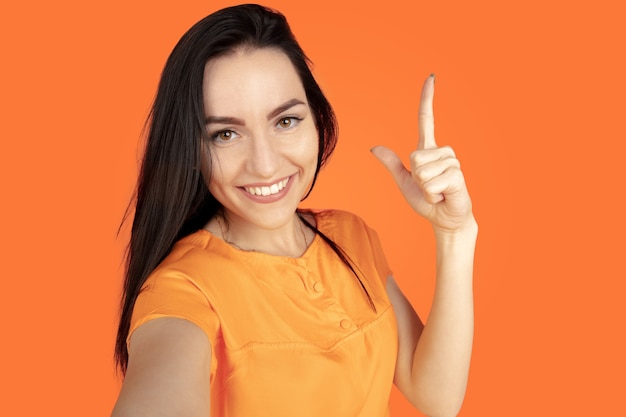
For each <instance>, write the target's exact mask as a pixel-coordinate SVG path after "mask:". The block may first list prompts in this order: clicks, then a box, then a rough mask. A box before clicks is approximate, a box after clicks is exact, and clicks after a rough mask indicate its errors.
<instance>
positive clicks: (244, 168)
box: [113, 49, 477, 417]
mask: <svg viewBox="0 0 626 417" xmlns="http://www.w3.org/2000/svg"><path fill="white" fill-rule="evenodd" d="M204 93H205V109H206V110H207V122H208V123H207V132H208V133H209V138H210V141H209V143H207V144H206V145H204V146H208V147H209V150H210V154H211V156H210V158H211V159H210V166H211V171H210V172H208V171H207V169H208V168H207V166H208V165H209V164H208V163H207V162H208V161H209V160H208V158H209V157H207V160H205V163H204V165H203V173H204V175H205V178H207V179H208V181H207V183H208V186H209V189H210V190H211V192H213V193H214V195H215V196H216V197H217V198H218V200H219V201H220V202H221V203H223V205H224V216H223V217H224V218H223V219H222V220H224V221H225V222H227V228H226V229H225V228H224V224H222V225H220V224H219V222H218V219H217V218H214V219H212V220H211V221H210V222H209V223H208V224H207V225H206V228H207V229H208V230H209V231H211V232H212V233H214V234H215V235H217V236H220V237H222V238H223V239H224V240H227V241H229V242H232V243H233V244H235V245H237V246H238V247H241V248H243V249H246V250H257V251H261V252H265V253H270V254H275V255H283V256H300V255H301V254H302V253H303V252H304V251H305V250H306V247H307V245H308V244H309V243H310V242H311V240H312V237H313V236H312V232H311V231H310V230H308V229H305V230H304V232H305V235H304V236H303V235H302V232H303V230H302V228H301V227H300V224H299V220H298V219H297V217H296V216H295V210H296V207H297V205H298V203H299V202H300V199H301V198H302V196H303V195H304V194H306V192H307V191H308V189H309V186H310V183H311V181H312V178H313V175H314V172H315V161H316V158H317V132H316V129H315V125H314V121H313V116H312V114H311V113H310V109H309V107H308V104H307V103H306V96H305V95H304V90H303V88H302V85H301V83H300V81H299V79H298V76H297V74H296V72H295V70H294V68H293V66H292V65H291V63H290V62H289V60H288V59H287V58H286V56H285V55H284V54H283V53H281V52H279V51H277V50H274V49H260V50H239V51H236V52H235V53H233V54H230V55H227V56H224V57H221V58H218V59H216V60H214V61H212V62H210V63H209V64H208V65H207V66H206V69H205V90H204ZM433 93H434V79H432V78H429V79H427V81H426V83H425V85H424V89H423V92H422V98H421V104H420V115H419V117H420V135H419V142H418V146H417V150H416V151H415V152H413V153H412V154H411V168H410V169H409V170H407V169H406V168H404V166H403V165H402V163H401V161H400V159H399V158H398V156H397V155H396V154H395V153H393V152H392V151H391V150H389V149H387V148H384V147H376V148H374V149H373V150H372V153H373V154H374V156H375V157H376V158H377V159H379V160H380V162H381V163H382V164H383V165H384V166H385V167H386V168H387V169H388V170H389V172H390V173H391V174H392V176H393V178H394V180H395V181H396V183H397V184H398V186H399V188H400V191H401V192H402V193H403V195H404V196H405V198H406V200H407V202H408V203H409V204H410V205H411V207H412V208H413V209H414V210H415V211H416V212H417V213H418V214H420V215H421V216H423V217H425V218H426V219H427V220H428V221H430V223H431V224H432V226H433V229H434V231H435V237H436V241H437V284H436V290H435V296H434V300H433V304H432V309H431V312H430V315H429V317H428V321H427V322H426V324H425V325H423V324H422V322H421V320H420V319H419V317H418V316H417V314H416V313H415V311H414V309H413V308H412V306H411V305H410V303H409V302H408V301H407V299H406V297H405V296H404V295H403V294H402V292H401V290H400V288H399V287H398V285H397V283H396V281H395V280H394V278H393V277H389V278H388V280H387V292H388V295H389V298H390V300H391V302H392V305H393V308H394V312H395V314H396V316H397V321H398V333H399V350H398V359H397V364H396V371H395V379H394V383H395V384H396V385H397V387H398V388H399V389H400V391H401V392H402V393H403V394H404V395H405V396H406V397H407V398H408V399H409V401H411V402H412V403H413V405H414V406H415V407H416V408H418V409H420V410H421V411H422V412H424V413H425V414H427V415H432V416H452V415H456V413H457V412H458V409H459V408H460V405H461V402H462V400H463V397H464V393H465V387H466V383H467V374H468V369H469V360H470V353H471V344H472V333H473V307H472V265H473V251H474V244H475V240H476V233H477V226H476V222H475V221H474V218H473V215H472V211H471V201H470V199H469V195H468V193H467V189H466V187H465V182H464V180H463V175H462V173H461V171H460V168H459V163H458V160H457V159H456V157H455V156H454V152H452V150H451V149H450V148H447V147H442V148H439V147H437V145H436V144H435V140H434V119H433V113H432V99H433ZM242 97H245V98H246V100H242V99H241V98H242ZM285 180H287V181H286V182H287V186H285ZM264 187H265V189H264ZM257 188H258V190H257ZM264 194H265V195H264ZM220 217H221V216H220ZM210 363H211V347H210V344H209V341H208V339H207V337H206V336H205V335H204V333H203V332H202V331H201V330H200V329H199V328H198V327H196V326H195V325H193V324H191V323H189V322H186V321H184V320H180V319H165V318H164V319H156V320H152V321H150V322H148V323H146V324H144V325H142V326H141V327H140V328H139V329H137V330H136V331H135V332H134V333H133V335H132V337H131V341H130V349H129V362H128V370H127V374H126V378H125V381H124V384H123V386H122V390H121V393H120V397H119V399H118V402H117V404H116V407H115V409H114V411H113V416H115V417H120V416H135V415H146V416H171V415H185V416H207V415H209V398H208V392H209V390H208V387H209V376H210Z"/></svg>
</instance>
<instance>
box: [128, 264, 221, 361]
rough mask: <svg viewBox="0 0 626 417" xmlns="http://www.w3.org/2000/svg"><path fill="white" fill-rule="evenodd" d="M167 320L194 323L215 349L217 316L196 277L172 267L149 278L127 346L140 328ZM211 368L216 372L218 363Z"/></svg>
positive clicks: (136, 310)
mask: <svg viewBox="0 0 626 417" xmlns="http://www.w3.org/2000/svg"><path fill="white" fill-rule="evenodd" d="M163 317H173V318H180V319H185V320H188V321H190V322H192V323H194V324H195V325H197V326H198V327H200V328H201V329H202V330H203V331H204V332H205V333H206V335H207V337H208V338H209V341H210V342H211V349H212V350H213V349H214V347H215V343H216V335H217V331H218V328H219V319H218V317H217V314H216V313H215V311H214V310H213V308H212V307H211V305H210V303H209V300H208V299H207V297H206V295H205V294H204V292H203V291H202V289H201V288H200V287H199V286H198V285H197V284H196V283H195V282H194V280H193V278H191V277H189V276H188V275H187V274H185V273H183V272H181V271H178V270H176V269H174V268H171V267H168V268H162V269H157V270H156V271H155V272H154V273H153V274H152V275H151V276H150V277H148V279H147V281H146V283H145V284H144V286H143V288H142V290H141V292H140V293H139V296H138V297H137V301H136V302H135V306H134V309H133V314H132V318H131V323H130V331H129V333H128V338H127V339H126V343H127V344H128V343H129V342H130V337H131V335H132V333H133V332H134V331H135V330H136V329H137V328H138V327H139V326H141V325H142V324H145V323H147V322H149V321H150V320H153V319H157V318H163ZM213 357H214V358H215V352H213ZM211 368H212V370H214V368H215V360H212V365H211Z"/></svg>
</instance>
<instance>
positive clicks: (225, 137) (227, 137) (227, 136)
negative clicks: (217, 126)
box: [211, 130, 237, 142]
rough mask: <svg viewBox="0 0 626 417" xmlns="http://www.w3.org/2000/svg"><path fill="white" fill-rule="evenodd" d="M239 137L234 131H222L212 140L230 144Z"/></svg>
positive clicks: (214, 135)
mask: <svg viewBox="0 0 626 417" xmlns="http://www.w3.org/2000/svg"><path fill="white" fill-rule="evenodd" d="M236 136H237V135H236V133H235V132H233V131H232V130H220V131H219V132H215V133H214V134H213V135H212V136H211V140H213V141H215V142H230V141H231V140H232V139H233V138H235V137H236Z"/></svg>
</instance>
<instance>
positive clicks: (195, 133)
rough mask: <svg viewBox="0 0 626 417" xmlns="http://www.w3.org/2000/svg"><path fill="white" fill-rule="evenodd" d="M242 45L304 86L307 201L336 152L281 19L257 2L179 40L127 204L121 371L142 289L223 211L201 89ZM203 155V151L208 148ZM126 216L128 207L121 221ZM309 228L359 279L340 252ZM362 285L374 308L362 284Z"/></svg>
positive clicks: (321, 100) (325, 112) (327, 115)
mask: <svg viewBox="0 0 626 417" xmlns="http://www.w3.org/2000/svg"><path fill="white" fill-rule="evenodd" d="M240 47H248V48H276V49H279V50H280V51H282V52H283V53H285V55H287V57H288V58H289V59H290V61H291V63H292V64H293V66H294V67H295V69H296V72H297V73H298V75H299V77H300V80H301V81H302V84H303V86H304V90H305V92H306V97H307V100H308V103H309V106H310V108H311V112H312V114H313V115H314V118H315V124H316V127H317V130H318V134H319V152H318V158H317V169H316V171H315V176H314V178H313V182H312V184H311V188H310V189H309V191H308V192H307V196H308V194H309V193H310V192H311V190H312V189H313V185H314V184H315V180H316V179H317V174H318V172H319V170H320V168H321V167H322V166H323V165H324V164H325V163H326V162H327V160H328V158H329V157H330V155H331V154H332V152H333V150H334V148H335V144H336V142H337V123H336V119H335V114H334V112H333V109H332V107H331V105H330V103H329V102H328V100H327V99H326V97H325V96H324V94H323V93H322V90H321V89H320V87H319V85H318V84H317V82H316V81H315V79H314V78H313V75H312V73H311V71H310V68H309V64H310V61H309V59H308V58H307V57H306V55H305V54H304V52H303V50H302V48H300V46H299V45H298V43H297V41H296V39H295V37H294V35H293V33H292V32H291V29H290V28H289V25H288V23H287V20H286V19H285V17H284V16H283V15H282V14H280V13H279V12H277V11H274V10H271V9H268V8H266V7H263V6H259V5H254V4H246V5H241V6H235V7H229V8H225V9H222V10H219V11H217V12H215V13H213V14H211V15H209V16H207V17H205V18H204V19H202V20H200V21H199V22H198V23H196V24H195V25H194V26H193V27H192V28H191V29H189V31H187V33H185V34H184V35H183V37H182V38H181V39H180V41H179V42H178V44H177V45H176V46H175V47H174V49H173V51H172V53H171V55H170V56H169V58H168V60H167V62H166V64H165V67H164V69H163V73H162V74H161V80H160V82H159V86H158V90H157V95H156V98H155V100H154V103H153V105H152V109H151V111H150V115H149V117H148V121H147V125H146V126H147V143H146V149H145V153H144V156H143V161H142V164H141V169H140V172H139V178H138V180H137V188H136V191H135V196H134V199H133V202H131V205H130V206H129V207H132V206H133V204H132V203H134V218H133V224H132V229H131V237H130V242H129V245H128V249H127V253H126V275H125V279H124V287H123V294H122V302H121V312H120V322H119V327H118V331H117V339H116V345H115V359H116V362H117V364H118V366H119V368H120V369H121V371H122V373H125V372H126V367H127V365H128V350H127V346H126V339H127V337H128V332H129V329H130V320H131V315H132V311H133V307H134V305H135V301H136V299H137V296H138V295H139V292H140V290H141V287H142V286H143V284H144V283H145V281H146V279H147V278H148V276H149V275H150V273H152V271H154V269H155V268H156V267H157V265H158V264H159V263H160V262H161V261H162V260H163V259H164V258H165V257H166V256H167V254H168V253H169V252H170V251H171V249H172V247H173V245H174V243H175V242H176V241H178V240H179V239H181V238H182V237H184V236H186V235H188V234H190V233H192V232H195V231H196V230H198V229H200V228H202V227H203V226H204V225H205V224H206V223H207V222H208V221H209V219H211V218H212V217H213V216H214V215H215V214H216V213H217V212H218V210H220V208H221V205H220V203H219V202H218V201H217V200H216V199H215V197H213V195H211V193H210V192H209V190H208V188H207V186H206V184H205V182H204V180H203V178H202V174H201V172H200V170H199V169H198V167H200V161H201V143H202V141H203V140H205V139H206V135H207V133H206V131H205V112H204V104H203V89H202V86H203V81H204V79H203V78H204V67H205V64H206V63H207V62H208V61H209V60H211V59H214V58H217V57H220V56H224V55H226V54H229V53H232V52H233V51H234V50H236V49H237V48H240ZM204 150H205V152H207V151H208V147H205V149H204ZM205 161H210V158H206V159H205ZM305 198H306V196H305ZM130 211H132V210H131V209H130V208H129V210H128V211H127V213H126V215H125V216H124V221H126V220H127V218H128V217H129V212H130ZM300 217H301V218H302V216H300ZM303 220H304V219H303ZM304 221H305V222H306V220H304ZM306 223H307V226H308V227H310V228H311V229H312V230H314V231H315V232H316V233H317V234H318V235H320V236H321V237H322V238H323V240H324V241H326V242H327V243H328V244H329V245H330V246H331V247H332V248H333V250H334V251H335V253H337V255H338V256H339V257H340V258H341V260H342V261H343V262H344V263H345V264H346V265H347V266H348V267H349V268H350V269H351V270H352V272H353V273H354V274H355V276H356V277H357V279H359V277H358V274H357V273H356V271H355V267H353V265H352V264H351V262H349V257H348V256H347V255H346V254H345V253H344V252H343V251H342V250H341V248H339V247H338V246H337V245H336V244H335V243H334V242H333V241H332V240H331V239H329V238H328V237H326V236H324V235H323V233H321V232H320V231H319V230H317V228H316V227H314V226H313V225H311V224H309V223H308V222H306ZM359 282H360V284H361V287H362V288H363V289H364V290H365V294H366V295H367V298H368V300H369V303H370V305H371V306H372V307H373V301H372V299H371V297H370V295H369V294H368V292H367V290H366V289H365V286H364V285H363V283H362V282H361V279H359Z"/></svg>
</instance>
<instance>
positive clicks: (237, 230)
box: [206, 213, 313, 258]
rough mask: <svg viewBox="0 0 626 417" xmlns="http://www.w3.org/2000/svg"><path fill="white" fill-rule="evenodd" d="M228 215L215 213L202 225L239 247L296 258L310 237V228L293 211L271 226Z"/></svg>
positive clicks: (311, 236)
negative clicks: (285, 219)
mask: <svg viewBox="0 0 626 417" xmlns="http://www.w3.org/2000/svg"><path fill="white" fill-rule="evenodd" d="M231 217H232V216H228V215H227V214H218V215H216V216H215V217H214V218H213V219H211V221H210V222H209V224H208V225H207V227H206V228H207V229H208V230H209V231H210V232H211V233H213V234H214V235H217V236H219V237H220V238H222V240H224V241H225V242H226V243H228V244H230V245H231V246H233V247H235V248H237V249H239V250H243V251H253V252H260V253H266V254H269V255H277V256H288V257H293V258H297V257H300V256H302V255H303V254H304V252H305V251H306V249H307V248H308V245H309V243H310V242H311V240H312V239H313V231H311V230H310V229H309V228H308V227H306V226H305V225H304V224H303V222H302V220H301V219H300V218H299V217H298V215H297V214H295V213H294V215H293V217H292V219H291V220H290V221H289V222H287V223H286V224H284V225H282V226H280V227H278V228H275V229H264V228H260V227H258V226H256V225H253V224H250V223H249V222H247V221H245V220H243V219H236V218H231Z"/></svg>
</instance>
